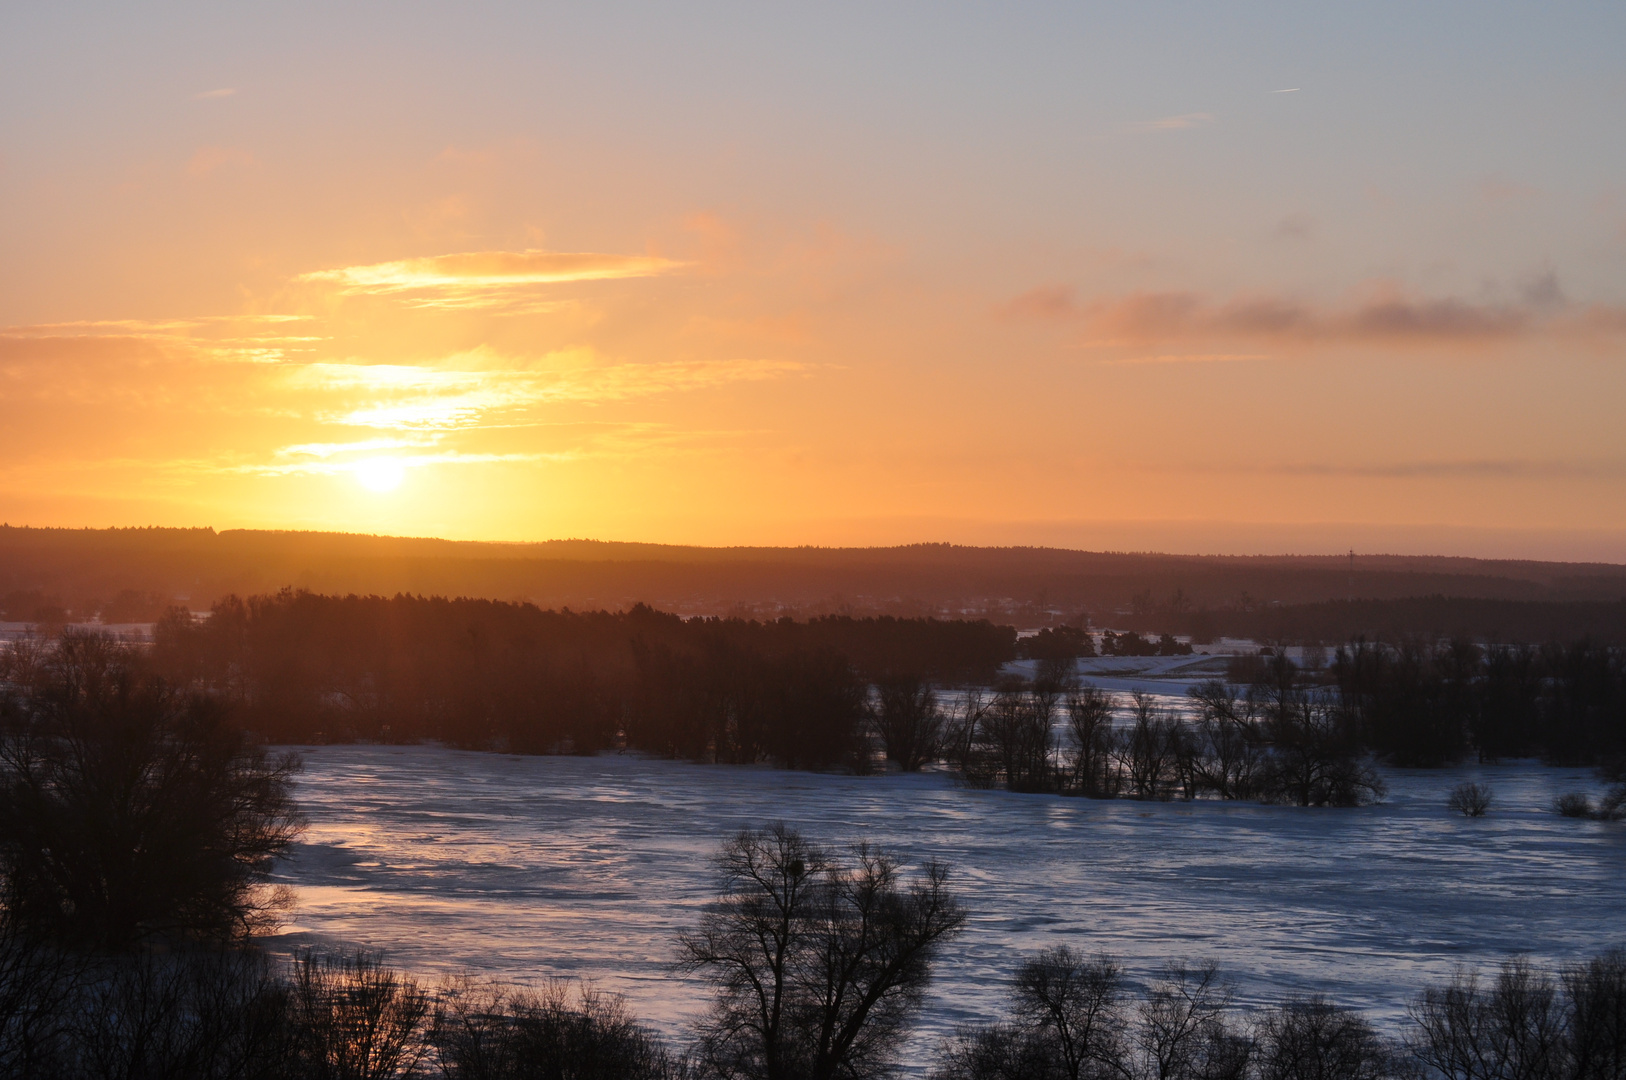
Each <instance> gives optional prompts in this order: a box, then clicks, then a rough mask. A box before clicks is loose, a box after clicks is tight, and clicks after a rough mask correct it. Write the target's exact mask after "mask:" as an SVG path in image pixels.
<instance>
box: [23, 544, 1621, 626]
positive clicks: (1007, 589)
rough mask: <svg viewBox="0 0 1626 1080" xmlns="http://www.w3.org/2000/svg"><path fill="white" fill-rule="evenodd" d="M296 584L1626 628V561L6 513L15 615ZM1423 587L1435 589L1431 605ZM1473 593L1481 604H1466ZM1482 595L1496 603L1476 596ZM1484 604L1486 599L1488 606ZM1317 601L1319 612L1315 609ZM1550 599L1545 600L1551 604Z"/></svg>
mask: <svg viewBox="0 0 1626 1080" xmlns="http://www.w3.org/2000/svg"><path fill="white" fill-rule="evenodd" d="M284 587H292V588H296V589H304V590H307V591H310V592H314V593H325V594H331V595H341V596H342V595H346V594H349V593H355V594H358V595H369V594H374V595H380V596H393V595H395V594H397V593H408V594H417V595H438V596H468V597H485V598H489V599H502V600H523V601H528V602H531V603H534V604H536V605H537V606H538V607H542V608H563V607H570V608H573V609H575V610H609V611H615V610H626V609H628V608H631V607H632V606H633V604H635V603H638V602H645V603H648V604H650V605H652V606H654V607H656V608H659V609H661V610H663V611H675V612H679V613H681V614H685V615H718V616H730V615H737V616H743V617H747V618H756V619H759V620H760V619H769V618H778V617H779V616H780V615H787V614H788V615H791V616H793V617H795V618H797V619H807V618H810V617H813V616H817V615H824V614H852V615H860V616H862V615H884V614H890V615H900V616H936V617H939V618H964V617H969V618H982V617H986V618H989V619H992V620H994V621H996V622H1006V623H1013V624H1015V625H1017V626H1021V627H1025V628H1038V627H1041V626H1055V625H1061V624H1064V623H1073V624H1079V623H1081V621H1082V620H1083V619H1084V618H1088V619H1089V620H1091V621H1092V622H1093V623H1094V624H1095V625H1096V626H1111V627H1113V628H1115V629H1125V628H1127V629H1135V630H1141V631H1151V632H1154V633H1163V632H1168V633H1175V634H1194V635H1199V636H1201V635H1204V634H1213V635H1218V634H1238V635H1245V636H1250V637H1255V638H1266V637H1268V638H1277V637H1293V636H1313V637H1319V638H1321V639H1323V640H1325V641H1327V642H1328V643H1335V642H1337V641H1343V640H1348V639H1349V638H1350V637H1352V636H1355V635H1357V634H1366V635H1367V636H1369V637H1370V636H1373V635H1376V634H1389V633H1392V632H1407V633H1424V632H1429V633H1439V634H1447V635H1448V634H1453V633H1458V632H1463V633H1468V634H1471V635H1474V636H1478V637H1494V636H1500V637H1503V638H1515V637H1516V638H1520V639H1523V640H1543V639H1545V638H1546V637H1548V636H1553V635H1556V636H1561V637H1572V636H1576V635H1578V634H1580V633H1583V632H1585V633H1591V634H1594V635H1608V636H1611V638H1612V640H1626V634H1623V631H1626V626H1623V623H1626V612H1623V609H1626V605H1623V604H1622V603H1621V601H1622V600H1623V599H1626V566H1619V565H1614V564H1607V563H1543V562H1530V561H1519V560H1484V559H1462V558H1443V557H1421V556H1393V555H1375V554H1358V555H1357V556H1356V558H1355V559H1354V561H1353V562H1351V560H1350V559H1348V558H1347V557H1345V556H1292V555H1281V556H1246V557H1242V556H1195V555H1165V554H1146V553H1126V552H1089V551H1070V550H1065V549H1059V548H1036V547H1026V548H1025V547H1009V548H978V547H962V546H958V545H952V544H910V545H905V546H899V547H887V548H816V547H801V548H748V547H732V548H700V547H681V546H676V545H661V544H625V543H604V542H598V541H588V540H555V541H547V542H544V543H534V544H531V543H527V544H517V543H475V542H455V541H449V540H434V539H413V538H406V537H388V536H357V535H348V534H340V533H298V532H264V531H253V530H227V531H222V532H216V531H215V530H213V529H33V528H18V527H13V526H0V618H4V619H7V620H11V621H26V622H45V623H57V622H62V621H65V620H67V619H69V618H70V617H71V618H72V619H73V620H78V621H82V620H83V619H85V618H87V617H89V616H90V615H91V614H95V613H100V614H101V617H102V621H103V622H108V623H114V622H144V621H151V620H152V619H155V618H157V616H158V615H159V614H160V613H162V611H163V610H164V609H165V608H166V607H168V606H169V605H171V604H181V605H183V606H186V607H189V608H191V609H192V610H194V611H204V610H207V609H208V608H209V607H210V606H211V605H212V604H213V603H214V602H215V601H217V600H221V599H224V598H225V597H227V596H230V595H234V594H235V595H237V596H249V595H255V594H268V593H275V592H277V591H278V590H280V589H282V588H284ZM1417 598H1425V599H1421V600H1419V599H1417ZM1465 602H1471V603H1465ZM1479 602H1483V603H1479ZM1476 603H1477V604H1478V606H1475V604H1476ZM1318 605H1319V606H1318ZM1542 605H1547V606H1546V607H1543V606H1542Z"/></svg>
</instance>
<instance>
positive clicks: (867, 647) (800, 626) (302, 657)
mask: <svg viewBox="0 0 1626 1080" xmlns="http://www.w3.org/2000/svg"><path fill="white" fill-rule="evenodd" d="M155 637H156V644H155V647H154V650H153V662H154V664H155V665H156V667H157V668H158V670H159V671H161V672H163V673H164V674H165V675H166V676H167V677H168V678H170V679H171V680H173V681H175V682H177V683H178V684H180V685H185V686H189V687H194V688H196V689H198V690H201V691H206V692H208V693H210V694H212V695H214V696H216V697H218V698H219V699H221V700H223V701H225V702H227V703H229V704H230V706H231V707H232V708H233V709H235V710H236V711H237V712H238V714H239V715H240V716H241V717H242V718H243V722H244V723H245V724H246V725H247V726H249V727H250V728H252V729H253V730H255V731H258V732H260V733H262V734H264V735H266V736H267V737H269V738H272V739H278V740H285V741H308V740H312V739H318V738H322V737H326V738H331V739H344V738H368V739H382V740H406V739H417V738H425V737H428V738H438V739H444V740H446V741H448V742H452V743H454V744H457V745H463V746H472V747H492V748H504V749H509V750H514V751H520V752H550V751H551V752H557V751H574V752H578V753H586V752H593V751H596V750H600V749H603V748H605V747H608V746H610V745H613V744H616V743H617V742H618V741H621V740H624V742H625V745H628V746H632V747H635V748H638V749H645V750H650V751H653V752H657V753H663V754H672V755H678V756H684V757H691V758H709V759H713V760H717V761H727V762H753V761H765V760H772V761H777V762H780V763H782V764H785V765H789V766H799V767H831V766H842V765H845V766H859V767H861V766H862V765H863V760H862V759H861V756H860V742H861V740H860V734H861V730H860V729H861V725H862V722H863V720H864V718H865V704H866V700H867V686H868V683H869V682H870V681H871V680H875V679H881V678H885V677H887V676H888V675H889V674H890V673H893V672H900V671H906V672H910V673H915V674H918V675H919V676H921V677H928V678H933V679H939V680H960V679H971V678H991V677H992V675H993V673H994V671H995V670H997V668H998V667H999V665H1000V664H1002V663H1003V662H1005V661H1006V660H1008V659H1010V658H1012V657H1013V656H1014V648H1015V632H1014V631H1012V630H1011V629H1010V628H1008V627H997V626H994V625H992V624H991V623H987V622H941V621H938V620H933V619H894V618H890V617H882V618H868V619H855V618H849V617H844V616H829V617H825V618H819V619H813V620H810V621H807V622H795V621H792V620H790V619H782V620H779V621H776V622H768V623H759V622H753V621H748V620H740V619H691V620H684V619H681V618H679V617H677V616H675V615H669V614H664V613H661V612H657V611H654V610H651V609H650V608H648V607H644V606H642V605H639V606H637V607H634V608H633V609H632V610H630V611H627V612H617V613H606V612H581V613H578V612H571V611H542V610H540V609H538V608H536V607H534V606H532V605H529V604H511V603H500V602H495V601H486V600H446V599H439V598H435V599H428V598H421V597H411V596H397V597H393V598H387V599H386V598H382V597H355V596H350V597H327V596H315V595H312V594H309V593H300V592H287V591H285V592H282V593H279V594H277V595H275V596H262V597H252V598H249V599H248V600H240V599H237V598H235V597H234V598H230V599H228V600H225V601H222V602H221V603H219V604H216V605H215V608H214V611H213V613H212V614H211V616H210V618H209V619H208V620H206V621H204V622H201V623H197V622H194V621H193V620H192V619H191V618H190V616H189V615H187V614H186V613H185V612H182V611H179V610H176V611H173V612H171V613H170V614H169V615H167V616H166V617H165V618H164V619H163V620H162V621H160V623H159V624H158V626H157V628H156V632H155Z"/></svg>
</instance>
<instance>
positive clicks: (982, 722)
mask: <svg viewBox="0 0 1626 1080" xmlns="http://www.w3.org/2000/svg"><path fill="white" fill-rule="evenodd" d="M1190 698H1191V708H1190V710H1189V712H1188V713H1187V714H1182V713H1181V712H1180V711H1177V710H1175V709H1172V708H1170V707H1168V706H1166V705H1163V704H1161V703H1160V702H1159V701H1158V699H1156V698H1153V697H1152V696H1150V695H1147V694H1143V693H1139V692H1136V693H1134V694H1131V695H1130V696H1129V707H1128V709H1127V713H1126V712H1125V710H1123V709H1122V708H1121V705H1120V703H1119V702H1118V701H1117V700H1116V699H1115V698H1114V697H1113V696H1112V695H1110V694H1107V693H1106V692H1104V691H1102V690H1101V689H1100V688H1098V687H1095V686H1091V685H1089V684H1087V683H1079V682H1078V681H1077V680H1076V679H1073V678H1072V677H1071V676H1070V675H1069V674H1067V673H1066V668H1065V667H1063V666H1061V665H1059V664H1055V663H1047V664H1045V665H1041V667H1040V669H1039V673H1038V676H1037V677H1036V678H1035V679H1033V680H1031V681H1029V680H1023V679H1007V680H1004V681H1002V682H1001V683H1000V684H999V685H998V686H996V688H995V690H994V692H993V694H992V696H989V697H984V696H982V695H979V694H976V693H972V694H969V695H966V696H964V697H963V698H962V705H961V707H960V709H959V711H958V712H957V713H956V714H955V715H953V716H951V717H949V718H948V719H947V721H946V727H945V730H946V731H947V735H946V736H945V739H944V752H945V753H946V754H947V756H948V757H949V759H950V760H951V761H952V762H953V763H954V764H955V765H956V766H957V767H958V768H959V769H960V771H961V773H962V775H963V776H964V777H965V778H966V780H967V781H968V782H970V783H972V784H974V785H978V786H989V785H995V784H999V785H1003V786H1005V787H1007V788H1010V789H1011V790H1013V791H1055V792H1061V793H1064V794H1072V795H1084V796H1088V797H1091V798H1117V797H1126V798H1134V799H1177V798H1178V799H1196V798H1201V797H1209V798H1221V799H1252V800H1259V801H1263V802H1275V803H1287V804H1291V805H1296V806H1356V805H1360V804H1362V803H1365V802H1369V801H1371V800H1372V799H1374V798H1377V797H1378V796H1380V795H1382V793H1383V790H1384V788H1383V783H1382V781H1381V780H1380V779H1379V778H1378V776H1377V773H1376V772H1375V771H1374V770H1373V768H1372V766H1371V763H1370V761H1369V756H1370V755H1369V754H1368V752H1367V748H1366V747H1364V746H1363V745H1362V744H1361V742H1360V741H1359V739H1358V737H1357V734H1356V732H1355V729H1354V726H1353V725H1352V724H1351V723H1350V722H1349V718H1348V716H1347V715H1346V713H1345V711H1344V710H1343V709H1342V708H1341V707H1340V705H1339V702H1338V699H1337V698H1336V696H1335V695H1334V694H1332V693H1331V692H1330V691H1329V690H1327V689H1326V688H1324V687H1321V686H1317V685H1315V684H1312V683H1309V682H1306V681H1305V680H1303V679H1302V678H1301V675H1300V672H1299V669H1298V667H1297V665H1295V664H1293V663H1291V662H1290V661H1288V660H1286V659H1281V658H1275V659H1272V660H1271V661H1270V662H1269V663H1267V664H1264V665H1262V666H1260V667H1259V669H1258V673H1257V677H1256V679H1255V680H1254V681H1253V682H1251V683H1250V684H1248V685H1246V686H1238V685H1234V684H1227V683H1222V682H1219V681H1217V680H1215V681H1210V682H1207V683H1203V684H1200V685H1198V686H1195V687H1193V688H1192V690H1191V691H1190Z"/></svg>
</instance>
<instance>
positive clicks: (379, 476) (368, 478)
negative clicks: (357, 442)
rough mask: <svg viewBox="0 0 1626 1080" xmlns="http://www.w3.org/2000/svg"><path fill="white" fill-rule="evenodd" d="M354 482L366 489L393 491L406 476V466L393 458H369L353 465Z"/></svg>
mask: <svg viewBox="0 0 1626 1080" xmlns="http://www.w3.org/2000/svg"><path fill="white" fill-rule="evenodd" d="M355 473H356V482H357V483H359V484H360V485H361V486H362V487H364V488H366V489H367V490H368V491H394V490H395V489H396V488H398V487H400V486H401V480H402V478H403V477H405V476H406V466H404V465H402V464H401V463H400V462H399V461H396V460H395V459H394V458H370V459H369V460H367V461H359V462H357V463H356V466H355Z"/></svg>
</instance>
